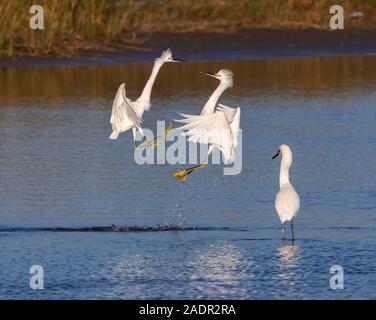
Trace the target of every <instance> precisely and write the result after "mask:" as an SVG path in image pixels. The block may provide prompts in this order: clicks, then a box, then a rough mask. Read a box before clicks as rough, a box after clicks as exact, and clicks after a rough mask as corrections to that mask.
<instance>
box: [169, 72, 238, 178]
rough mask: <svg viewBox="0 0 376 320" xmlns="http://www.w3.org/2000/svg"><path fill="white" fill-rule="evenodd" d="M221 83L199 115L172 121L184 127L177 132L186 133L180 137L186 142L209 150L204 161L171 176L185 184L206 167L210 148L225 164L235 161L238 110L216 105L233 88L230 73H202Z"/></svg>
mask: <svg viewBox="0 0 376 320" xmlns="http://www.w3.org/2000/svg"><path fill="white" fill-rule="evenodd" d="M205 74H206V75H208V76H211V77H214V78H216V79H218V80H219V81H220V83H219V85H218V87H217V88H216V89H215V90H214V92H213V94H212V95H211V96H210V98H209V100H208V101H207V102H206V104H205V106H204V107H203V109H202V111H201V113H200V115H198V116H196V115H187V114H181V115H182V116H183V117H184V118H185V119H180V120H175V121H176V122H180V123H184V124H185V125H183V126H181V127H180V128H178V129H179V130H183V131H185V132H184V133H183V135H185V136H187V137H189V138H188V141H193V142H195V143H203V144H208V145H210V146H209V150H208V154H207V157H206V160H205V161H204V162H203V163H200V164H198V165H197V166H194V167H191V168H188V169H184V170H181V171H179V172H176V173H174V174H173V175H174V176H175V177H176V178H177V179H178V180H180V181H182V182H184V181H185V180H186V179H187V176H188V175H189V174H191V173H192V172H193V171H195V170H197V169H200V168H203V167H205V166H206V165H207V159H208V157H209V155H210V153H211V152H212V151H213V148H218V149H219V150H220V151H221V152H222V153H223V155H224V158H225V163H231V162H233V161H234V159H235V148H236V146H237V144H238V131H239V126H240V108H230V107H227V106H224V105H219V107H218V108H217V110H216V105H217V102H218V100H219V98H220V96H221V95H222V93H223V92H224V91H225V90H226V89H228V88H231V87H232V86H233V77H234V75H233V73H232V71H231V70H227V69H221V70H219V71H218V72H217V73H216V74H212V73H208V72H207V73H205Z"/></svg>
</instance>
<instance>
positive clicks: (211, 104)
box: [201, 83, 228, 114]
mask: <svg viewBox="0 0 376 320" xmlns="http://www.w3.org/2000/svg"><path fill="white" fill-rule="evenodd" d="M227 88H228V86H227V85H225V84H223V83H220V84H219V86H218V87H217V89H215V90H214V92H213V93H212V95H211V96H210V98H209V100H208V101H207V102H206V104H205V105H204V107H203V108H202V111H201V114H212V113H214V110H215V106H216V104H217V102H218V100H219V98H220V96H221V95H222V93H223V91H225V90H226V89H227Z"/></svg>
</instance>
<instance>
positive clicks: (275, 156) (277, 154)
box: [272, 150, 281, 160]
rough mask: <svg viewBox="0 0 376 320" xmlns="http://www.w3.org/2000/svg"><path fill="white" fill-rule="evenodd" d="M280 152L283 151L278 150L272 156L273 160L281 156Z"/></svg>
mask: <svg viewBox="0 0 376 320" xmlns="http://www.w3.org/2000/svg"><path fill="white" fill-rule="evenodd" d="M280 153H281V151H280V150H278V152H277V153H276V154H275V155H274V156H273V157H272V160H273V159H275V158H277V157H278V156H279V154H280Z"/></svg>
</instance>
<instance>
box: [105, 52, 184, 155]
mask: <svg viewBox="0 0 376 320" xmlns="http://www.w3.org/2000/svg"><path fill="white" fill-rule="evenodd" d="M181 61H182V60H180V59H175V58H174V57H173V56H172V53H171V50H170V49H167V50H166V51H164V52H163V53H162V55H161V57H160V58H157V59H155V61H154V66H153V70H152V72H151V75H150V78H149V80H148V81H147V82H146V85H145V87H144V89H143V90H142V93H141V95H140V97H139V98H138V99H137V100H134V101H132V100H130V99H129V98H128V97H127V95H126V92H125V84H124V83H123V84H121V85H120V87H119V89H118V91H117V93H116V96H115V99H114V102H113V104H112V113H111V119H110V123H111V127H112V133H111V135H110V137H109V138H110V139H113V140H115V139H117V138H118V136H119V134H120V133H122V132H125V131H128V130H129V129H132V131H133V143H134V147H135V148H136V147H137V146H136V133H137V130H138V131H139V132H140V133H141V135H142V136H144V134H143V132H142V128H141V124H142V115H143V113H144V111H149V109H150V95H151V90H152V88H153V84H154V81H155V79H156V77H157V74H158V72H159V70H160V69H161V67H162V66H163V64H164V63H166V62H181Z"/></svg>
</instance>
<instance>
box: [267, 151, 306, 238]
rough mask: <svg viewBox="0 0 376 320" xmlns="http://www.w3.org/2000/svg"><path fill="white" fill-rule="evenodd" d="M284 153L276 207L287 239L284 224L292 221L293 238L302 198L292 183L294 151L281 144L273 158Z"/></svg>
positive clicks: (283, 234)
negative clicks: (290, 175) (295, 220)
mask: <svg viewBox="0 0 376 320" xmlns="http://www.w3.org/2000/svg"><path fill="white" fill-rule="evenodd" d="M280 154H282V160H281V168H280V171H279V191H278V193H277V195H276V197H275V209H276V210H277V214H278V217H279V220H280V221H281V228H282V229H281V230H282V239H283V240H284V239H285V230H284V227H283V224H284V223H285V222H286V221H290V226H291V234H292V240H295V235H294V218H295V217H296V216H297V215H298V211H299V208H300V199H299V195H298V193H297V192H296V191H295V189H294V186H293V185H292V184H291V183H290V178H289V170H290V167H291V165H292V152H291V149H290V147H289V146H288V145H286V144H282V145H280V147H279V149H278V152H277V154H276V155H274V156H273V157H272V159H275V158H277V157H278V156H279V155H280Z"/></svg>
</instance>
